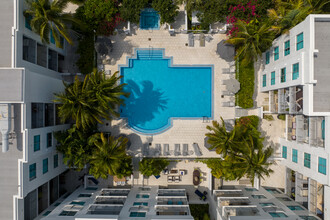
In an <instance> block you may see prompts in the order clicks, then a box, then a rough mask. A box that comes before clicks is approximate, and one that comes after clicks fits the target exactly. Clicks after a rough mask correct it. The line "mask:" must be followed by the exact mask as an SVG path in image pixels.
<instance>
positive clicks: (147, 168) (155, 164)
mask: <svg viewBox="0 0 330 220" xmlns="http://www.w3.org/2000/svg"><path fill="white" fill-rule="evenodd" d="M168 164H169V161H168V160H166V159H158V158H143V159H142V161H140V162H139V170H140V172H141V173H142V174H143V175H145V176H152V175H154V176H157V175H159V174H160V173H161V172H162V170H164V169H165V168H166V167H167V166H168Z"/></svg>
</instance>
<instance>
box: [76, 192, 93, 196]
mask: <svg viewBox="0 0 330 220" xmlns="http://www.w3.org/2000/svg"><path fill="white" fill-rule="evenodd" d="M91 196H92V194H91V193H81V194H79V196H78V197H91Z"/></svg>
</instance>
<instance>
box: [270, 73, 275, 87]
mask: <svg viewBox="0 0 330 220" xmlns="http://www.w3.org/2000/svg"><path fill="white" fill-rule="evenodd" d="M271 76H272V78H271V81H270V84H271V85H275V71H273V72H272V73H271Z"/></svg>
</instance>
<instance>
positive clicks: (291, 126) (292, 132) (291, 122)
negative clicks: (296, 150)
mask: <svg viewBox="0 0 330 220" xmlns="http://www.w3.org/2000/svg"><path fill="white" fill-rule="evenodd" d="M287 119H288V122H287V123H288V124H287V129H288V140H289V141H294V140H296V137H297V136H296V128H297V123H296V116H295V115H288V117H287Z"/></svg>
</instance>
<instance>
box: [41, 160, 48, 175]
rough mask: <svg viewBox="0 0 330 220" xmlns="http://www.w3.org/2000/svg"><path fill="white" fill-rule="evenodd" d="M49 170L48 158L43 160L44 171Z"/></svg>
mask: <svg viewBox="0 0 330 220" xmlns="http://www.w3.org/2000/svg"><path fill="white" fill-rule="evenodd" d="M47 172H48V158H46V159H44V160H43V161H42V173H43V174H45V173H47Z"/></svg>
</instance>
